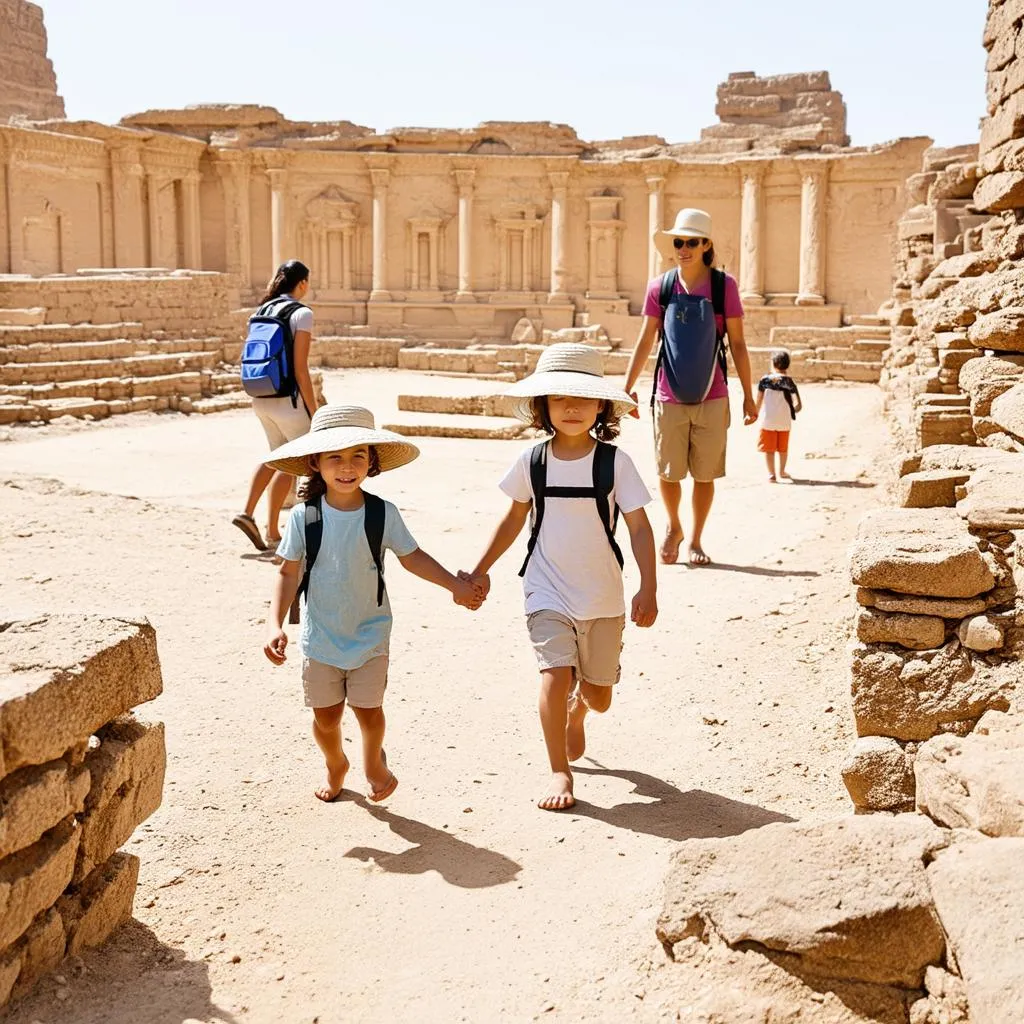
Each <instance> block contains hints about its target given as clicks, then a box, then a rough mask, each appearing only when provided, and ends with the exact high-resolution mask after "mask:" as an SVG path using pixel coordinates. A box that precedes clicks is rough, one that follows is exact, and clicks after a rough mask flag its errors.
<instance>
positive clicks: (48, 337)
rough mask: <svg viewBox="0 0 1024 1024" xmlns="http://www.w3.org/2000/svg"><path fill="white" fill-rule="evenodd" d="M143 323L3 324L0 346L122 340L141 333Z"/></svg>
mask: <svg viewBox="0 0 1024 1024" xmlns="http://www.w3.org/2000/svg"><path fill="white" fill-rule="evenodd" d="M142 333H143V332H142V324H140V323H136V322H134V321H125V322H123V323H115V324H41V325H39V326H38V327H24V326H16V327H9V326H0V346H7V345H34V344H37V343H40V342H46V343H49V344H51V345H57V344H63V343H74V342H77V341H121V340H125V339H128V338H141V337H142Z"/></svg>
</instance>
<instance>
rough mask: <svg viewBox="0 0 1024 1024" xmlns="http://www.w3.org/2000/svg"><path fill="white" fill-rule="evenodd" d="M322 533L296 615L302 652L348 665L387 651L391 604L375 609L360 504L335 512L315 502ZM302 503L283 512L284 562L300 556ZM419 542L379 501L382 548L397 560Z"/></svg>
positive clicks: (395, 511)
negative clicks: (300, 612)
mask: <svg viewBox="0 0 1024 1024" xmlns="http://www.w3.org/2000/svg"><path fill="white" fill-rule="evenodd" d="M321 507H322V509H323V516H324V533H323V539H322V540H321V542H320V551H319V553H318V554H317V556H316V564H315V565H314V566H313V572H312V573H311V575H310V578H309V593H308V594H307V595H306V603H305V610H304V612H303V615H302V653H303V654H304V655H305V656H306V657H307V658H312V659H313V660H314V661H322V662H323V663H324V664H325V665H334V666H335V667H336V668H341V669H353V668H359V666H360V665H365V664H366V663H367V662H368V661H369V660H370V659H371V658H376V657H379V656H380V655H382V654H387V653H388V645H389V643H390V640H391V603H390V602H389V601H388V595H387V592H386V591H385V593H384V603H383V604H382V605H381V606H380V607H379V608H378V607H377V568H376V566H375V565H374V564H373V556H372V555H371V554H370V545H369V543H368V541H367V540H366V531H365V529H364V526H363V518H364V513H365V508H361V509H357V510H356V511H354V512H340V511H339V510H338V509H336V508H332V507H331V506H330V505H329V504H328V503H327V499H326V498H325V499H324V500H323V502H322V503H321ZM305 523H306V506H305V504H303V503H302V502H299V504H297V505H296V506H295V507H294V508H293V509H292V511H291V515H289V516H288V522H287V523H286V525H285V528H284V533H283V535H282V536H281V543H280V544H279V545H278V548H277V553H278V554H279V555H280V556H281V557H282V558H285V559H287V560H288V561H299V560H300V559H302V558H304V557H305V555H306V527H305ZM417 547H419V545H418V544H417V543H416V541H415V540H413V537H412V534H410V533H409V530H408V528H407V527H406V525H405V523H404V522H403V521H402V516H401V513H400V512H399V511H398V509H397V508H395V506H394V505H392V504H391V502H390V501H385V502H384V543H383V544H382V546H381V557H382V559H383V557H384V554H385V552H387V551H394V553H395V554H396V555H398V557H399V558H403V557H404V556H405V555H411V554H412V553H413V552H414V551H415V550H416V548H417Z"/></svg>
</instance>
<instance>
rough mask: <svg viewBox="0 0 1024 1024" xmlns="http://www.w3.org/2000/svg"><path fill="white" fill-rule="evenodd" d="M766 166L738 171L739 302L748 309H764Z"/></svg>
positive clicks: (745, 167) (753, 166) (750, 167)
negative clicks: (740, 204) (739, 209)
mask: <svg viewBox="0 0 1024 1024" xmlns="http://www.w3.org/2000/svg"><path fill="white" fill-rule="evenodd" d="M766 169H767V164H764V163H756V164H747V165H743V166H741V167H740V174H741V176H742V180H743V185H742V196H743V205H742V207H741V211H740V298H741V299H742V300H743V302H744V303H745V304H746V305H748V306H763V305H764V248H763V246H762V244H761V235H762V231H763V224H764V176H765V171H766Z"/></svg>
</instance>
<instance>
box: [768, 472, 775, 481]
mask: <svg viewBox="0 0 1024 1024" xmlns="http://www.w3.org/2000/svg"><path fill="white" fill-rule="evenodd" d="M768 483H770V484H773V483H775V474H774V473H770V474H769V475H768Z"/></svg>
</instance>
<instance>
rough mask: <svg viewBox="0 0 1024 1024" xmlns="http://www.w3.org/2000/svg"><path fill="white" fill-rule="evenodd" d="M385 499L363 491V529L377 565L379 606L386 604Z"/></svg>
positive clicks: (374, 562)
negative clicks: (384, 555)
mask: <svg viewBox="0 0 1024 1024" xmlns="http://www.w3.org/2000/svg"><path fill="white" fill-rule="evenodd" d="M386 511H387V510H386V506H385V504H384V499H383V498H381V497H378V495H376V494H371V493H370V492H369V491H363V530H364V531H365V533H366V542H367V544H369V545H370V554H371V555H372V556H373V564H374V565H375V566H376V567H377V607H378V608H379V607H380V606H381V605H382V604H384V559H383V557H382V551H383V548H384V518H385V514H386Z"/></svg>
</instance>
